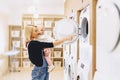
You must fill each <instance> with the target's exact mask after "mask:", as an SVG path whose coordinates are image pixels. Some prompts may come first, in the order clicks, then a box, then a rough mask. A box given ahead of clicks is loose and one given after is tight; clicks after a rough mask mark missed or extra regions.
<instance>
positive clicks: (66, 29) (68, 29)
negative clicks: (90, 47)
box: [54, 19, 79, 44]
mask: <svg viewBox="0 0 120 80" xmlns="http://www.w3.org/2000/svg"><path fill="white" fill-rule="evenodd" d="M72 34H75V35H76V36H75V37H74V38H73V40H72V41H66V42H65V43H66V44H67V43H72V42H74V41H76V40H77V39H78V36H79V35H78V34H79V30H78V24H77V23H76V22H75V21H74V20H72V19H62V20H60V21H58V22H57V23H56V25H55V27H54V35H55V39H61V38H63V37H66V36H69V35H72Z"/></svg>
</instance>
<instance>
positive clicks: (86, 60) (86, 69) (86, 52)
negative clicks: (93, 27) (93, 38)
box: [77, 6, 92, 80]
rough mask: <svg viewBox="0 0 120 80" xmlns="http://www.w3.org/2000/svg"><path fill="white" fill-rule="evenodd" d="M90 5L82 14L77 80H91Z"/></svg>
mask: <svg viewBox="0 0 120 80" xmlns="http://www.w3.org/2000/svg"><path fill="white" fill-rule="evenodd" d="M89 8H90V7H89V6H87V7H86V8H84V9H83V10H82V12H81V14H80V24H79V27H80V29H81V36H80V38H79V40H80V46H79V49H80V52H79V61H78V70H77V71H78V72H77V78H78V79H77V80H89V74H90V71H91V70H90V69H91V64H92V63H91V60H92V56H91V55H92V51H91V48H92V47H91V45H90V10H89Z"/></svg>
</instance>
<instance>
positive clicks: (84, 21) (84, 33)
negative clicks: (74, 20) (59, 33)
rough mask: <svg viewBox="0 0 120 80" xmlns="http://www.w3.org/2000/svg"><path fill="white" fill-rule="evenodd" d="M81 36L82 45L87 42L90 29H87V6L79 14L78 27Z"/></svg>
mask: <svg viewBox="0 0 120 80" xmlns="http://www.w3.org/2000/svg"><path fill="white" fill-rule="evenodd" d="M79 27H80V29H81V33H82V34H81V36H80V40H81V42H82V43H86V42H89V35H90V29H89V28H90V27H89V6H88V7H86V8H85V9H83V10H82V12H81V14H80V25H79Z"/></svg>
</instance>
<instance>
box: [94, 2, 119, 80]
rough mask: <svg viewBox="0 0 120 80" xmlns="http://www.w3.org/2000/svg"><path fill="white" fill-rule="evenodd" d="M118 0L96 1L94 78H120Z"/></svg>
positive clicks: (96, 79)
mask: <svg viewBox="0 0 120 80" xmlns="http://www.w3.org/2000/svg"><path fill="white" fill-rule="evenodd" d="M119 4H120V0H99V1H98V3H97V23H96V24H97V26H96V30H97V31H96V32H97V34H96V35H97V36H96V68H97V71H96V72H95V77H94V80H120V5H119Z"/></svg>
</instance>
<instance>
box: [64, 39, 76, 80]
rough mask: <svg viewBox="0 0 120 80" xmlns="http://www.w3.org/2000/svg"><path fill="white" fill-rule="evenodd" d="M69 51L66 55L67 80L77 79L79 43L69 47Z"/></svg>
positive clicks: (65, 71)
mask: <svg viewBox="0 0 120 80" xmlns="http://www.w3.org/2000/svg"><path fill="white" fill-rule="evenodd" d="M68 50H69V51H68V52H66V51H65V52H66V54H67V55H65V59H64V60H65V69H64V73H65V75H64V76H65V80H75V79H76V70H77V69H76V68H77V66H76V65H77V41H75V42H74V43H72V44H71V45H69V49H68Z"/></svg>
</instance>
